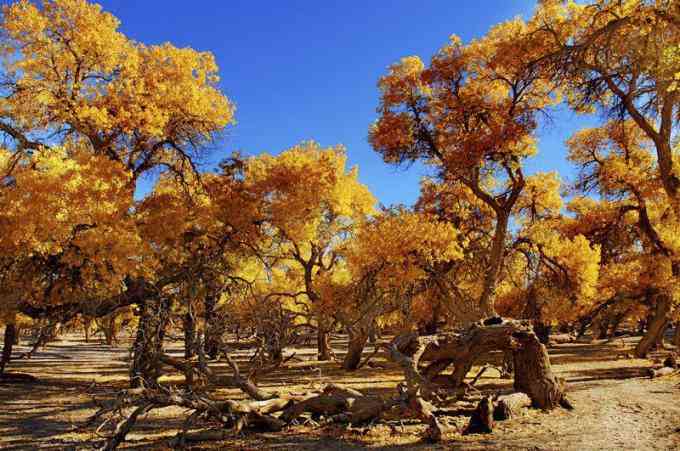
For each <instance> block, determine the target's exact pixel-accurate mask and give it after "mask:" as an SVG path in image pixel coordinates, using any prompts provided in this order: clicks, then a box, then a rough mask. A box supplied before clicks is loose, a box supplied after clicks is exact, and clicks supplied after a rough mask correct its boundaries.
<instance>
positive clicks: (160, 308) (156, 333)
mask: <svg viewBox="0 0 680 451" xmlns="http://www.w3.org/2000/svg"><path fill="white" fill-rule="evenodd" d="M140 309H141V312H140V317H139V325H138V327H137V336H136V337H135V343H134V345H133V359H132V366H131V368H130V385H131V386H132V387H133V388H139V387H146V388H152V387H156V386H158V382H157V379H158V377H160V366H161V364H160V356H161V354H162V353H163V339H164V337H165V328H166V327H167V324H168V319H169V314H170V302H169V301H168V300H158V299H149V300H147V301H146V302H144V303H143V304H142V305H141V306H140Z"/></svg>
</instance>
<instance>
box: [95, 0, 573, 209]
mask: <svg viewBox="0 0 680 451" xmlns="http://www.w3.org/2000/svg"><path fill="white" fill-rule="evenodd" d="M99 3H100V4H102V5H103V7H104V9H105V10H107V11H109V12H111V13H113V14H114V15H116V16H117V17H118V18H119V19H120V20H121V22H122V25H121V29H122V31H123V32H124V33H125V34H127V35H128V36H129V37H131V38H132V39H135V40H138V41H140V42H144V43H147V44H153V43H161V42H166V41H169V42H171V43H173V44H174V45H177V46H180V47H184V46H190V47H193V48H195V49H198V50H209V51H211V52H213V53H214V54H215V56H216V58H217V62H218V64H219V66H220V75H221V87H222V89H223V91H224V92H225V93H226V94H227V96H228V97H229V98H230V99H231V100H232V101H234V102H235V104H236V107H237V111H236V120H237V122H238V123H237V125H235V126H233V127H231V128H230V129H229V130H228V132H227V136H226V139H225V142H224V143H222V144H221V145H220V146H219V148H218V149H216V151H215V153H214V155H213V157H212V159H211V160H212V161H213V162H217V161H219V160H221V159H222V158H223V157H225V156H228V155H229V154H230V153H231V151H233V150H241V151H243V152H244V153H246V154H249V155H252V154H257V153H260V152H270V153H277V152H279V151H281V150H284V149H286V148H288V147H291V146H293V145H294V144H296V143H298V142H300V141H302V140H308V139H313V140H315V141H318V142H319V143H320V144H322V145H334V144H343V145H345V146H346V147H347V151H348V155H349V160H350V163H351V164H352V165H354V164H358V165H359V168H360V170H359V173H360V178H361V180H362V181H363V182H364V183H366V184H367V185H368V186H369V187H370V189H371V190H372V191H373V193H374V194H375V195H376V196H377V198H378V199H379V200H380V201H381V202H382V203H384V204H387V205H389V204H393V203H405V204H411V203H412V202H414V201H415V199H416V198H417V196H418V181H419V179H420V177H421V176H422V175H423V174H424V173H425V171H424V169H423V168H422V167H420V166H417V165H416V166H413V167H410V168H395V167H392V166H387V165H385V164H384V163H383V162H382V160H381V159H380V157H379V156H378V155H377V154H376V153H375V152H373V150H372V149H371V147H370V146H369V144H368V142H367V130H368V127H369V125H370V124H371V123H372V122H373V121H374V120H375V118H376V111H375V109H376V106H377V104H378V90H377V88H376V82H377V80H378V78H379V77H380V76H381V75H382V74H384V73H385V71H386V68H387V67H388V66H389V65H390V64H392V63H393V62H395V61H397V60H399V58H401V57H403V56H407V55H419V56H420V57H421V58H423V60H424V61H427V60H429V58H430V56H431V55H432V54H433V53H434V52H435V51H436V50H437V49H438V48H439V47H441V46H442V45H443V44H444V43H445V42H446V41H447V39H448V36H449V35H451V34H453V33H455V34H458V35H459V36H461V37H462V39H463V40H464V41H468V40H470V39H473V38H475V37H480V36H482V35H483V34H484V33H485V32H486V31H487V30H488V29H489V27H491V26H492V25H494V24H496V23H498V22H500V21H503V20H507V19H510V18H512V17H514V16H517V15H521V16H524V17H527V16H528V15H530V14H531V12H532V11H533V8H534V6H535V0H424V1H422V0H421V1H419V2H413V1H405V0H389V1H388V0H361V1H356V0H345V1H324V2H320V1H318V0H317V1H312V0H305V1H302V0H298V1H294V0H285V1H254V0H250V1H241V0H230V1H217V0H193V1H186V0H143V1H130V0H100V1H99ZM576 123H579V124H581V125H582V124H583V123H584V121H583V119H581V118H577V117H575V116H574V115H573V114H571V113H568V112H567V113H559V114H557V115H556V116H555V121H554V122H553V124H552V125H551V126H550V127H548V128H547V129H546V130H545V131H542V132H541V147H540V152H541V153H540V155H539V156H538V157H537V158H535V159H534V161H532V162H530V163H529V171H528V172H534V171H536V170H558V171H560V173H562V174H565V175H568V173H569V171H570V169H571V168H570V167H569V165H568V164H567V163H566V162H565V161H564V145H563V142H564V139H565V138H566V137H568V136H569V134H570V133H571V132H572V131H573V130H574V128H575V127H576ZM149 183H150V181H148V180H147V181H146V182H145V184H146V185H147V186H146V187H143V189H148V184H149Z"/></svg>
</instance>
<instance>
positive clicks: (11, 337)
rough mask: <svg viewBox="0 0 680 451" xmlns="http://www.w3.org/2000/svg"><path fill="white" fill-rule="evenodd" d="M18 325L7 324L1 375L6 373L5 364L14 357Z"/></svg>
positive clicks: (0, 368) (0, 363)
mask: <svg viewBox="0 0 680 451" xmlns="http://www.w3.org/2000/svg"><path fill="white" fill-rule="evenodd" d="M16 337H17V327H16V324H15V323H7V324H6V325H5V339H4V342H3V345H2V359H1V360H0V377H2V375H3V374H5V366H7V364H9V362H10V360H11V359H12V348H13V347H14V343H16Z"/></svg>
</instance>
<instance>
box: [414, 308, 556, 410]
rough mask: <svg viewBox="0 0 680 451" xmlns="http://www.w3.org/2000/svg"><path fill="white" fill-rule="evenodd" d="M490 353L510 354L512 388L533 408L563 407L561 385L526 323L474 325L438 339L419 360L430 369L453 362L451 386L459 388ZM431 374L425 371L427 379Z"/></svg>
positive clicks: (543, 350)
mask: <svg viewBox="0 0 680 451" xmlns="http://www.w3.org/2000/svg"><path fill="white" fill-rule="evenodd" d="M491 351H508V352H512V354H513V366H514V371H515V387H516V389H517V390H519V391H522V392H524V393H526V394H527V395H529V397H530V398H531V400H532V403H533V405H534V406H535V407H538V408H540V409H545V410H549V409H552V408H554V407H556V406H557V405H560V404H563V405H567V401H566V399H565V398H564V392H563V386H562V385H563V384H561V383H560V382H559V381H558V380H557V378H556V377H555V375H554V374H553V372H552V370H551V367H550V359H549V357H548V353H547V351H546V349H545V346H543V345H542V344H541V343H540V341H539V340H538V337H537V336H536V334H535V333H534V332H533V328H532V327H531V325H530V324H529V323H528V322H527V321H513V320H505V321H502V322H501V323H499V324H492V325H484V324H475V325H473V327H472V328H470V329H469V330H468V331H467V332H465V333H463V334H448V335H441V336H439V337H437V340H436V341H433V343H432V344H430V345H429V346H428V347H427V349H426V350H425V351H424V353H423V355H422V359H421V360H423V361H431V362H432V364H431V365H430V366H431V367H434V366H438V365H439V364H440V362H444V363H449V362H453V363H454V365H455V369H454V372H453V374H452V381H451V383H452V385H453V386H454V387H460V386H462V384H463V380H464V378H465V376H466V375H467V373H468V372H469V371H470V368H471V367H472V365H473V364H474V363H475V362H476V361H477V360H478V359H479V358H481V357H483V356H484V355H486V354H488V353H489V352H491ZM441 366H443V365H441ZM441 366H440V367H441ZM432 373H433V372H431V371H426V375H427V376H428V378H431V377H432V376H433V374H432Z"/></svg>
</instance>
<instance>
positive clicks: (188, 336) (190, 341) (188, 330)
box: [183, 305, 196, 360]
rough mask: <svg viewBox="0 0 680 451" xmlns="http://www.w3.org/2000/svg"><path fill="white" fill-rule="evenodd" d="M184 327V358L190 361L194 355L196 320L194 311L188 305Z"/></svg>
mask: <svg viewBox="0 0 680 451" xmlns="http://www.w3.org/2000/svg"><path fill="white" fill-rule="evenodd" d="M183 323H184V324H183V326H184V358H185V359H186V360H191V359H192V358H193V357H194V356H195V355H196V318H194V310H193V308H191V305H189V310H188V311H187V312H186V313H185V315H184V319H183Z"/></svg>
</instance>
